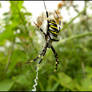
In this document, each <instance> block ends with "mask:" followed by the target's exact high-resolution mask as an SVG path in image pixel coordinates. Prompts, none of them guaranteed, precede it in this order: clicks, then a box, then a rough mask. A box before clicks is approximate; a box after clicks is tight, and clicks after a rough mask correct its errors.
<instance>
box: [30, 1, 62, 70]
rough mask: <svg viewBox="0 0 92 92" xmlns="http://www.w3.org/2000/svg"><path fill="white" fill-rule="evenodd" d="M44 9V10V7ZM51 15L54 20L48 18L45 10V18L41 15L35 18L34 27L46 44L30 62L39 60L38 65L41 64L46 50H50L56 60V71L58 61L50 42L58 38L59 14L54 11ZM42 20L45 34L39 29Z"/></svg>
mask: <svg viewBox="0 0 92 92" xmlns="http://www.w3.org/2000/svg"><path fill="white" fill-rule="evenodd" d="M44 6H45V2H44ZM45 9H46V6H45ZM52 14H53V15H54V19H50V18H49V13H48V12H47V10H46V17H44V16H43V14H42V16H40V17H38V18H37V23H35V25H36V26H37V27H38V28H39V29H40V31H41V32H42V33H43V35H44V37H45V40H46V43H45V46H44V48H43V50H42V52H41V53H40V55H38V56H37V57H36V58H35V59H34V60H32V61H36V60H38V59H39V63H41V61H42V60H43V57H44V55H45V54H46V51H47V48H51V50H52V52H53V53H54V56H55V58H56V69H55V70H57V65H58V63H59V60H58V55H57V53H56V51H55V49H54V47H53V46H52V42H53V41H58V40H57V36H58V33H59V32H60V25H61V15H60V12H58V11H55V12H54V13H52ZM44 19H47V30H46V32H44V31H43V29H42V28H41V25H42V24H43V21H44ZM32 61H31V62H32Z"/></svg>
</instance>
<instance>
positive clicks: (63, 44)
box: [0, 1, 92, 91]
mask: <svg viewBox="0 0 92 92" xmlns="http://www.w3.org/2000/svg"><path fill="white" fill-rule="evenodd" d="M9 3H10V8H9V11H8V12H5V13H4V14H3V16H4V18H2V19H1V18H0V91H4V90H6V91H12V90H16V91H17V90H21V91H22V90H27V91H29V90H30V91H31V90H32V88H33V85H34V79H35V77H36V64H37V63H36V62H33V63H30V64H26V62H27V61H28V60H32V59H34V58H35V57H36V56H37V55H38V54H39V53H40V52H41V50H42V48H43V46H44V39H43V36H42V35H41V33H40V31H39V30H36V28H35V27H34V26H32V24H31V21H30V20H29V18H30V17H32V13H30V12H28V11H27V9H26V8H25V7H24V6H23V3H24V1H10V2H9ZM30 3H31V2H30ZM64 7H66V10H67V12H68V11H69V5H68V6H67V4H66V6H64ZM1 8H2V5H1V4H0V9H1ZM73 8H74V10H75V11H76V12H77V16H75V17H73V18H72V19H71V20H70V21H69V22H66V21H65V22H64V23H63V28H62V29H61V32H60V34H59V38H60V41H59V42H56V43H53V46H54V47H55V49H56V51H57V53H58V56H59V61H60V63H59V65H58V70H57V72H54V68H55V57H54V55H53V53H52V51H51V50H50V49H48V51H47V53H46V55H45V57H44V60H43V62H42V63H41V64H40V66H39V75H38V85H37V91H39V90H40V91H92V15H89V14H87V9H88V8H90V9H92V2H89V1H85V6H84V9H83V10H82V11H81V12H79V11H78V10H77V7H73ZM77 18H79V22H77V23H74V20H75V19H77ZM39 35H40V38H39ZM39 39H42V40H40V43H39Z"/></svg>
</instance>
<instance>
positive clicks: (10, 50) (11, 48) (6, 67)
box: [5, 39, 15, 72]
mask: <svg viewBox="0 0 92 92" xmlns="http://www.w3.org/2000/svg"><path fill="white" fill-rule="evenodd" d="M14 44H15V39H13V40H12V42H11V47H10V49H9V50H8V59H7V64H6V66H5V72H7V70H8V67H9V64H10V62H11V56H12V54H13V50H14Z"/></svg>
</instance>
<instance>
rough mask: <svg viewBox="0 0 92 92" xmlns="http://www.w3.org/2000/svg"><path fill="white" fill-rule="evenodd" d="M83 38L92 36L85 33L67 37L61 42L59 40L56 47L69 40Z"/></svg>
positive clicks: (90, 33) (91, 33) (89, 33)
mask: <svg viewBox="0 0 92 92" xmlns="http://www.w3.org/2000/svg"><path fill="white" fill-rule="evenodd" d="M85 36H92V32H85V33H82V34H78V35H73V36H71V37H68V38H65V39H63V40H60V41H59V42H58V43H57V45H59V44H61V43H64V42H67V41H69V40H73V39H76V38H81V37H85Z"/></svg>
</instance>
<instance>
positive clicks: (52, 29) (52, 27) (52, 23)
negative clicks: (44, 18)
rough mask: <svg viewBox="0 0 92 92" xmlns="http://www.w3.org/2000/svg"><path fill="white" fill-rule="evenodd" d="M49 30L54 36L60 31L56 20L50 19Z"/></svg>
mask: <svg viewBox="0 0 92 92" xmlns="http://www.w3.org/2000/svg"><path fill="white" fill-rule="evenodd" d="M48 32H50V33H51V34H52V35H53V36H55V37H57V35H58V33H59V29H58V26H57V24H56V22H55V21H54V20H49V21H48Z"/></svg>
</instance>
